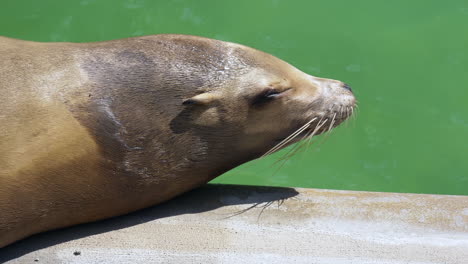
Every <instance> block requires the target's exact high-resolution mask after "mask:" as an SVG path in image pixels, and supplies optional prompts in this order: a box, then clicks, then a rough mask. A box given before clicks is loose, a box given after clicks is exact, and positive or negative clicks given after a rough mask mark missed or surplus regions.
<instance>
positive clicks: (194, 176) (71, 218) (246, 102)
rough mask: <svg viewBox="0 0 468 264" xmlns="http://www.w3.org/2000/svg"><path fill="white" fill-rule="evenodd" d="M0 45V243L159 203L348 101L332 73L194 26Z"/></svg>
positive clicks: (320, 126) (351, 102) (313, 127)
mask: <svg viewBox="0 0 468 264" xmlns="http://www.w3.org/2000/svg"><path fill="white" fill-rule="evenodd" d="M0 58H1V60H0V92H1V95H2V100H1V101H0V124H1V126H0V153H1V155H0V212H1V213H0V247H4V246H6V245H8V244H10V243H12V242H14V241H17V240H19V239H22V238H24V237H27V236H30V235H32V234H35V233H38V232H43V231H46V230H51V229H57V228H61V227H66V226H70V225H75V224H80V223H85V222H91V221H95V220H99V219H104V218H108V217H112V216H117V215H121V214H125V213H128V212H131V211H135V210H138V209H141V208H144V207H148V206H151V205H154V204H157V203H161V202H163V201H166V200H168V199H170V198H172V197H174V196H176V195H179V194H181V193H183V192H186V191H188V190H190V189H193V188H195V187H197V186H200V185H202V184H204V183H206V182H208V181H209V180H211V179H213V178H215V177H216V176H218V175H220V174H222V173H223V172H225V171H227V170H229V169H231V168H234V167H236V166H238V165H239V164H242V163H244V162H247V161H249V160H252V159H255V158H258V157H260V156H262V155H264V154H269V153H271V152H274V151H276V150H278V149H280V148H282V147H284V146H286V145H288V144H291V143H292V142H295V141H296V140H297V139H298V138H300V137H302V136H303V135H310V134H311V133H314V134H319V133H321V132H323V131H325V130H328V129H331V128H332V127H335V126H337V125H338V124H340V123H341V122H342V121H343V120H345V119H346V118H348V117H349V115H350V114H351V110H352V109H353V107H354V106H355V98H354V96H353V93H352V92H351V89H350V88H349V87H348V86H347V85H345V84H344V83H342V82H340V81H336V80H330V79H322V78H317V77H313V76H310V75H308V74H305V73H303V72H301V71H299V70H298V69H296V68H294V67H293V66H291V65H289V64H288V63H286V62H284V61H282V60H280V59H278V58H276V57H274V56H272V55H269V54H267V53H264V52H261V51H258V50H255V49H252V48H249V47H246V46H242V45H239V44H234V43H228V42H223V41H218V40H213V39H207V38H202V37H196V36H186V35H154V36H144V37H136V38H128V39H120V40H113V41H104V42H95V43H39V42H30V41H22V40H16V39H10V38H4V37H1V38H0ZM269 150H270V151H269Z"/></svg>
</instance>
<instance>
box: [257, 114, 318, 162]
mask: <svg viewBox="0 0 468 264" xmlns="http://www.w3.org/2000/svg"><path fill="white" fill-rule="evenodd" d="M316 119H317V118H316V117H315V118H313V119H312V120H310V121H309V122H307V123H306V124H305V125H303V126H302V127H300V128H299V129H298V130H296V131H295V132H293V133H292V134H291V135H289V136H288V137H287V138H285V139H283V140H282V141H281V142H280V143H278V144H277V145H276V146H274V147H273V148H271V149H270V150H269V151H267V152H266V153H265V154H263V155H262V156H261V157H260V158H263V157H265V156H268V155H270V154H271V153H273V152H275V151H277V150H278V149H280V148H281V147H282V146H284V145H286V144H287V143H288V142H290V141H291V140H293V139H294V138H295V137H296V136H298V135H299V134H300V133H302V131H304V130H306V129H307V128H308V127H309V126H310V124H311V123H312V122H314V120H316Z"/></svg>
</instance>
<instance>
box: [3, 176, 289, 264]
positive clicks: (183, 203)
mask: <svg viewBox="0 0 468 264" xmlns="http://www.w3.org/2000/svg"><path fill="white" fill-rule="evenodd" d="M297 194H298V192H297V191H296V190H295V189H293V188H284V187H261V186H242V185H222V184H207V185H205V186H203V187H200V188H198V189H195V190H192V191H190V192H188V193H185V194H183V195H181V196H179V197H177V198H174V199H172V200H170V201H168V202H166V203H163V204H160V205H156V206H153V207H150V208H147V209H143V210H140V211H137V212H134V213H130V214H127V215H124V216H118V217H114V218H110V219H106V220H102V221H98V222H94V223H88V224H81V225H77V226H73V227H69V228H64V229H60V230H55V231H49V232H45V233H41V234H37V235H34V236H31V237H29V238H26V239H23V240H21V241H18V242H16V243H14V244H11V245H9V246H7V247H5V248H3V249H0V263H3V262H6V261H9V260H12V259H15V258H18V257H21V256H23V255H25V254H28V253H31V252H33V251H36V250H39V249H42V248H47V247H50V246H53V245H56V244H60V243H63V242H67V241H70V240H74V239H78V238H82V237H87V236H91V235H96V234H101V233H106V232H109V231H113V230H118V229H122V228H126V227H130V226H134V225H138V224H142V223H146V222H149V221H154V220H157V219H160V218H164V217H170V216H175V215H182V214H196V213H201V212H206V211H211V210H214V209H217V208H220V207H223V206H229V205H240V204H252V205H253V206H252V207H251V208H253V207H255V206H256V205H260V204H264V203H266V204H271V203H272V202H275V201H277V202H278V204H281V202H282V201H283V200H285V199H287V198H291V197H294V196H296V195H297ZM243 212H244V211H241V212H239V213H238V214H241V213H243ZM236 215H237V214H236Z"/></svg>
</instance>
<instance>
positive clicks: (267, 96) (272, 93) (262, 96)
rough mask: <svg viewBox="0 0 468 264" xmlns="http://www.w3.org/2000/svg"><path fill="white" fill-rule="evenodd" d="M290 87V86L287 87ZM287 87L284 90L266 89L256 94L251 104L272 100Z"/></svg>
mask: <svg viewBox="0 0 468 264" xmlns="http://www.w3.org/2000/svg"><path fill="white" fill-rule="evenodd" d="M289 89H291V88H289ZM289 89H285V90H281V91H279V90H275V89H266V90H264V91H262V92H261V93H259V94H257V95H256V96H255V97H254V98H253V100H252V105H261V104H264V103H267V102H270V101H272V100H274V99H275V98H276V97H278V96H280V95H281V94H282V93H284V92H286V91H287V90H289Z"/></svg>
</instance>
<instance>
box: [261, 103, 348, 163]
mask: <svg viewBox="0 0 468 264" xmlns="http://www.w3.org/2000/svg"><path fill="white" fill-rule="evenodd" d="M356 107H357V105H353V106H350V107H340V108H339V109H340V110H339V111H328V112H327V113H326V114H324V115H317V116H314V117H312V118H310V120H309V121H308V122H306V123H305V124H303V125H301V126H299V127H298V128H297V129H296V130H294V131H293V132H292V133H290V134H289V135H288V136H286V137H282V138H279V139H277V140H275V144H276V145H275V146H274V147H273V148H271V149H270V150H269V151H267V152H266V153H265V154H263V155H262V157H265V156H267V155H270V154H271V153H273V152H276V151H278V150H280V149H282V148H284V147H286V146H289V145H291V144H293V143H296V142H298V141H300V140H307V141H310V140H311V139H312V137H314V136H317V135H320V134H323V133H327V132H330V131H331V130H332V129H333V128H335V127H337V126H338V125H340V124H341V123H343V122H344V121H345V120H349V117H351V116H352V115H353V114H354V109H355V108H356Z"/></svg>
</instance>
